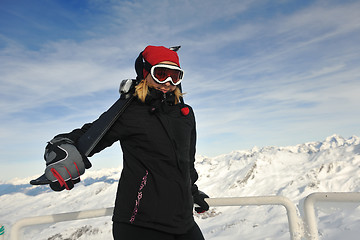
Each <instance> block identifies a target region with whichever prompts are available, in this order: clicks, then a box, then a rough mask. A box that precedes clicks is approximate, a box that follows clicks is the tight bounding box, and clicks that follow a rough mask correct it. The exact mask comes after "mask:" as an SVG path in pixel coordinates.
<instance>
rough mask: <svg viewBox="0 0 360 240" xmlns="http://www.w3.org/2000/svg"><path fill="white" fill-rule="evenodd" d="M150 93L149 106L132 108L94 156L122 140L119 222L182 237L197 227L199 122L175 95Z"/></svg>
mask: <svg viewBox="0 0 360 240" xmlns="http://www.w3.org/2000/svg"><path fill="white" fill-rule="evenodd" d="M150 93H151V94H150V95H148V97H147V98H146V101H145V103H142V102H141V101H140V100H135V101H133V102H132V103H131V104H130V106H129V107H128V108H127V109H126V110H125V112H124V113H123V114H122V115H121V116H120V118H119V119H118V120H117V121H116V122H115V124H114V125H113V126H112V127H111V128H110V130H109V131H108V132H107V133H106V135H105V136H104V137H103V139H102V140H101V141H100V142H99V144H98V145H97V146H96V147H95V149H94V150H93V152H92V153H91V154H90V156H91V155H93V154H95V153H97V152H100V151H101V150H103V149H104V148H106V147H108V146H111V145H112V144H113V143H114V142H116V141H120V144H121V148H122V152H123V170H122V173H121V177H120V180H119V185H118V190H117V196H116V201H115V209H114V214H113V221H118V222H125V223H130V224H134V225H139V226H143V227H148V228H153V229H156V230H160V231H165V232H169V233H175V234H182V233H185V232H186V231H187V230H189V228H191V227H192V226H193V225H194V218H193V197H192V195H194V194H197V193H198V189H197V186H196V185H195V184H194V183H195V181H196V180H197V178H198V174H197V172H196V170H195V168H194V161H195V142H196V129H195V117H194V113H193V110H192V108H191V107H190V106H188V105H183V104H176V105H175V104H174V99H175V98H174V95H173V93H167V94H163V93H162V92H160V91H158V90H155V89H151V91H150ZM182 108H187V109H188V110H189V111H188V114H186V113H187V111H184V113H182V111H181V109H182ZM90 126H91V123H90V124H85V125H84V126H83V127H82V128H81V129H77V130H74V131H73V132H72V133H70V136H71V137H70V138H73V139H74V138H75V140H76V139H77V138H79V137H80V136H81V134H83V133H84V132H85V131H86V130H87V129H88V128H89V127H90Z"/></svg>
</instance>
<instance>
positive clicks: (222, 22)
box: [0, 0, 360, 180]
mask: <svg viewBox="0 0 360 240" xmlns="http://www.w3.org/2000/svg"><path fill="white" fill-rule="evenodd" d="M359 12H360V2H359V1H347V0H337V1H335V0H327V1H325V0H318V1H307V0H297V1H290V0H279V1H264V0H244V1H237V0H224V1H218V0H183V1H170V0H154V1H146V0H140V1H121V0H119V1H115V0H114V1H111V0H88V1H80V0H75V1H61V0H37V1H27V0H0V86H1V87H0V111H1V114H0V180H6V179H12V178H16V177H26V176H33V175H40V174H42V173H43V171H44V167H45V162H44V160H43V153H44V148H45V146H46V142H47V141H49V140H50V139H51V138H52V137H53V136H55V135H57V134H58V133H64V132H69V131H71V130H72V129H74V128H78V127H81V126H82V125H83V124H84V123H87V122H92V121H94V120H95V119H96V118H97V117H98V116H99V115H100V114H101V113H102V112H104V111H105V110H106V109H107V108H108V107H110V106H111V105H112V103H113V102H115V101H116V99H117V98H118V97H119V94H118V88H119V84H120V82H121V80H123V79H127V78H135V77H136V75H135V70H134V62H135V59H136V57H137V56H138V54H139V53H140V52H141V51H142V50H143V49H144V48H145V47H146V46H147V45H162V46H167V47H170V46H176V45H181V46H182V47H181V49H180V50H179V52H178V54H179V57H180V64H181V67H182V68H183V69H184V71H185V75H184V80H183V82H182V87H183V90H184V92H186V95H185V102H186V103H188V104H189V105H191V106H192V107H193V109H194V111H195V115H196V122H197V154H199V155H203V156H209V157H214V156H218V155H221V154H226V153H229V152H231V151H233V150H242V149H251V148H253V147H255V146H256V147H264V146H289V145H295V144H300V143H304V142H312V141H322V140H324V139H325V138H326V137H328V136H330V135H333V134H339V135H341V136H343V137H345V138H348V137H351V136H353V135H356V136H359V135H360V129H359V124H358V122H359V119H360V104H359V103H360V94H359V90H360V81H359V80H360V79H359V78H360V67H359V66H360V45H359V42H360V15H359V14H358V13H359ZM90 160H91V161H92V163H93V167H94V169H101V168H103V167H117V166H120V165H121V162H122V153H121V150H120V148H119V146H118V144H114V146H112V147H110V148H109V149H106V150H104V151H103V152H101V153H99V154H97V155H95V156H94V157H92V158H91V159H90Z"/></svg>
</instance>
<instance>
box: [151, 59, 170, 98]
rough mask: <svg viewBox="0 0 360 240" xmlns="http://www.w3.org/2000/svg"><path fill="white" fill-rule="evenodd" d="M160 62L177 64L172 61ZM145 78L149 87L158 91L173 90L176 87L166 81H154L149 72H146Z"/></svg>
mask: <svg viewBox="0 0 360 240" xmlns="http://www.w3.org/2000/svg"><path fill="white" fill-rule="evenodd" d="M160 63H163V64H170V65H175V66H177V64H175V63H173V62H169V61H164V62H160ZM145 79H146V81H147V82H148V84H149V86H150V87H152V88H155V89H157V90H159V91H162V92H163V93H167V92H173V91H175V89H176V86H174V85H172V84H171V83H170V82H166V83H162V84H161V83H157V82H155V80H154V79H153V78H152V76H151V74H148V75H147V76H146V78H145Z"/></svg>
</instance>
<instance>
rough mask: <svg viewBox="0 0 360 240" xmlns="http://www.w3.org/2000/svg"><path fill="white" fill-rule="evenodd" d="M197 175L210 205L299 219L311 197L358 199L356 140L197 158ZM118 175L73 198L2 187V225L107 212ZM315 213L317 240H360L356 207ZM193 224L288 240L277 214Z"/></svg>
mask: <svg viewBox="0 0 360 240" xmlns="http://www.w3.org/2000/svg"><path fill="white" fill-rule="evenodd" d="M94 164H96V162H95V163H94ZM196 168H197V170H198V172H199V176H200V177H199V180H198V186H199V188H200V189H201V190H202V191H204V192H206V193H207V194H208V195H210V196H211V197H244V196H264V195H282V196H285V197H287V198H289V199H290V200H291V201H293V202H294V203H295V204H296V205H297V206H298V208H299V209H300V213H301V209H302V201H303V200H304V198H305V197H306V196H307V195H309V194H310V193H313V192H359V191H360V178H359V176H360V139H359V137H357V136H353V137H350V138H349V139H344V138H343V137H341V136H338V135H333V136H330V137H328V138H326V139H325V140H324V141H321V142H310V143H304V144H299V145H296V146H287V147H264V148H256V147H255V148H253V149H251V150H241V151H233V152H231V153H229V154H225V155H221V156H217V157H214V158H208V157H204V156H197V162H196ZM120 171H121V168H119V169H103V170H100V171H91V170H89V171H87V172H86V173H85V175H84V176H83V178H82V182H81V183H79V184H77V186H76V187H75V188H74V189H73V190H71V191H63V192H60V193H57V192H52V191H51V190H49V188H48V187H45V186H42V187H35V186H30V185H29V184H28V182H29V180H30V179H31V178H33V177H29V178H28V179H14V180H11V181H8V182H2V183H0V203H1V204H0V225H1V224H2V225H5V227H6V228H7V230H8V231H7V233H9V228H10V227H11V225H12V224H13V223H14V222H16V221H17V220H19V219H21V218H24V217H30V216H38V215H48V214H55V213H61V212H70V211H80V210H88V209H97V208H103V207H104V208H105V207H112V206H113V203H114V199H115V193H116V188H117V182H118V178H119V176H120ZM316 206H317V215H318V219H319V233H320V237H321V239H330V240H335V239H357V237H358V236H359V234H360V229H359V227H358V226H359V225H360V207H358V205H357V204H348V203H346V204H329V203H327V204H325V203H324V204H323V203H321V204H318V205H316ZM195 217H196V220H197V222H198V224H199V225H200V227H201V228H202V231H203V233H204V235H205V237H206V239H213V240H215V239H216V240H222V239H227V240H233V239H234V240H235V239H251V240H254V239H259V240H260V239H289V229H288V223H287V216H286V211H285V209H284V208H283V207H281V206H248V207H247V206H246V207H212V208H211V209H210V211H208V212H207V213H205V214H196V215H195ZM111 224H112V223H111V217H102V218H97V219H90V220H80V221H72V222H62V223H56V224H52V225H46V226H36V227H29V228H26V229H25V230H24V234H25V238H24V239H36V240H65V239H66V240H73V239H86V240H92V239H97V240H99V239H112V238H111ZM5 239H7V236H6V235H5Z"/></svg>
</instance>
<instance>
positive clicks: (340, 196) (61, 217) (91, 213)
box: [10, 193, 360, 240]
mask: <svg viewBox="0 0 360 240" xmlns="http://www.w3.org/2000/svg"><path fill="white" fill-rule="evenodd" d="M206 201H207V202H208V204H209V205H210V206H245V205H256V206H259V205H282V206H284V207H285V209H286V213H287V217H288V223H289V232H290V239H291V240H300V239H311V240H317V239H318V233H317V223H316V216H315V208H314V205H315V203H316V202H317V201H329V202H359V204H360V193H313V194H310V195H309V196H308V197H306V199H305V201H304V214H305V217H304V219H301V218H300V217H299V215H298V213H297V208H296V207H295V204H294V203H292V202H291V201H290V200H289V199H288V198H286V197H283V196H259V197H233V198H209V199H206ZM113 210H114V208H112V207H111V208H102V209H96V210H87V211H79V212H69V213H60V214H53V215H46V216H38V217H28V218H23V219H21V220H19V221H17V222H16V223H15V224H14V225H13V226H12V228H11V233H10V237H11V238H10V239H11V240H20V239H21V237H22V236H21V235H22V233H21V229H22V228H23V227H26V226H32V225H38V224H46V223H55V222H63V221H71V220H80V219H88V218H96V217H103V216H110V215H112V213H113Z"/></svg>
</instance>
